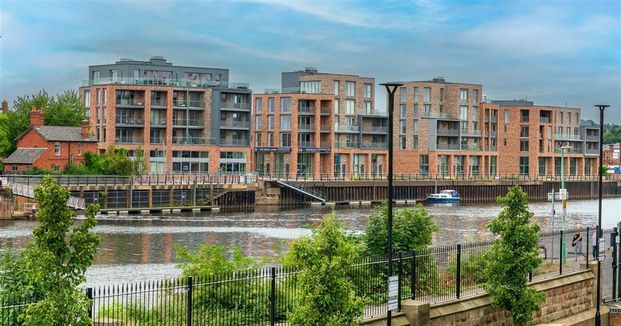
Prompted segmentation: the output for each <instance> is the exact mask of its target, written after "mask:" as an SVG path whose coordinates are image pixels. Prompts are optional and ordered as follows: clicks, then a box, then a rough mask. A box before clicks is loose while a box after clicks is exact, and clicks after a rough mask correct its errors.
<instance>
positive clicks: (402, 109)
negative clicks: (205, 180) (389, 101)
mask: <svg viewBox="0 0 621 326" xmlns="http://www.w3.org/2000/svg"><path fill="white" fill-rule="evenodd" d="M407 116H408V111H407V108H406V107H405V104H400V105H399V117H401V119H405V118H407Z"/></svg>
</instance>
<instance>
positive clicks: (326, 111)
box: [321, 107, 332, 115]
mask: <svg viewBox="0 0 621 326" xmlns="http://www.w3.org/2000/svg"><path fill="white" fill-rule="evenodd" d="M330 114H332V109H331V108H326V107H322V108H321V115H330Z"/></svg>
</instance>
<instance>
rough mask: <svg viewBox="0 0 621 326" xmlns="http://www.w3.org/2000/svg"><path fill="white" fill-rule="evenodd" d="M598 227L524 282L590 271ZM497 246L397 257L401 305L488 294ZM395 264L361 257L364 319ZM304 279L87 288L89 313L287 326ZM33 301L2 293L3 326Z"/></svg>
mask: <svg viewBox="0 0 621 326" xmlns="http://www.w3.org/2000/svg"><path fill="white" fill-rule="evenodd" d="M594 229H595V228H586V229H577V230H574V229H568V230H567V231H565V232H560V231H558V232H549V233H541V234H540V240H539V251H540V257H541V258H542V259H543V260H544V263H543V264H542V265H541V266H540V268H538V269H537V270H535V271H533V272H532V273H530V275H528V276H526V275H525V277H528V278H529V279H530V280H531V281H533V280H538V279H546V278H551V277H555V276H558V275H563V274H566V273H570V272H574V271H579V270H582V269H585V268H587V267H586V265H587V264H585V263H586V262H588V261H590V260H593V259H594V257H593V255H592V252H591V250H590V249H589V247H590V246H591V245H592V243H593V242H592V240H591V239H592V236H593V234H594V232H595V231H594ZM611 232H612V230H606V231H605V234H608V235H610V234H611ZM574 235H579V237H578V238H580V239H581V240H580V245H579V246H578V245H576V244H574V243H572V240H573V238H574ZM492 244H493V240H491V239H490V240H488V241H481V242H473V243H466V244H456V245H450V246H437V247H429V248H425V249H421V250H416V251H411V252H398V253H396V254H395V255H394V256H393V259H392V261H391V262H390V263H391V264H393V271H394V273H395V275H396V276H397V277H398V293H399V297H400V299H401V300H405V299H416V300H419V301H424V302H429V303H441V302H446V301H449V300H455V299H459V298H464V297H468V296H474V295H478V294H482V293H484V289H483V284H484V283H485V281H486V276H485V273H484V272H483V270H484V268H485V264H486V260H485V259H483V255H485V254H486V253H487V252H488V251H489V250H490V248H491V246H492ZM609 245H610V243H609V244H607V248H608V247H609ZM562 248H565V249H564V250H563V249H562ZM563 257H564V258H563ZM388 263H389V262H388V260H387V259H386V257H383V256H378V257H360V258H359V259H357V260H356V261H355V263H354V264H352V265H351V267H350V268H349V272H348V275H349V280H350V281H351V282H352V284H353V285H354V288H355V291H356V295H357V296H358V297H360V298H362V300H363V302H364V303H365V309H364V317H365V318H371V317H376V316H382V315H384V314H386V312H387V305H386V302H387V295H388V293H387V286H386V280H387V277H388V275H387V271H388ZM299 276H300V271H298V270H297V269H295V268H292V267H287V266H267V267H264V268H257V269H248V270H242V271H237V272H231V273H221V274H217V275H208V276H192V277H180V278H174V279H165V280H158V281H144V282H134V283H127V284H116V285H108V286H101V287H95V288H86V289H84V290H85V293H86V296H87V297H88V298H89V299H91V300H92V305H91V307H90V309H89V314H90V316H91V317H92V319H93V321H94V322H95V324H122V325H276V324H283V323H286V322H287V321H288V320H289V318H290V316H291V313H292V312H293V311H294V310H295V309H296V305H297V302H298V300H299V295H300V291H302V289H301V288H300V285H299V282H298V277H299ZM0 290H1V289H0ZM401 300H399V306H398V309H401V306H400V301H401ZM33 301H34V300H29V298H28V297H25V296H23V295H22V296H20V295H11V294H10V293H2V292H1V291H0V325H14V324H19V322H18V320H19V318H20V317H19V316H20V314H21V313H23V311H24V309H25V308H26V307H27V306H28V305H29V304H32V303H33Z"/></svg>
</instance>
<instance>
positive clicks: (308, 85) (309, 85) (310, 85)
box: [300, 80, 321, 94]
mask: <svg viewBox="0 0 621 326" xmlns="http://www.w3.org/2000/svg"><path fill="white" fill-rule="evenodd" d="M300 92H302V93H310V94H321V81H318V80H313V81H301V82H300Z"/></svg>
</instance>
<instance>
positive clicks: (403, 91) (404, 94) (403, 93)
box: [399, 87, 408, 103]
mask: <svg viewBox="0 0 621 326" xmlns="http://www.w3.org/2000/svg"><path fill="white" fill-rule="evenodd" d="M407 100H408V89H407V87H400V88H399V101H400V102H401V103H405V102H406V101H407Z"/></svg>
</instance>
